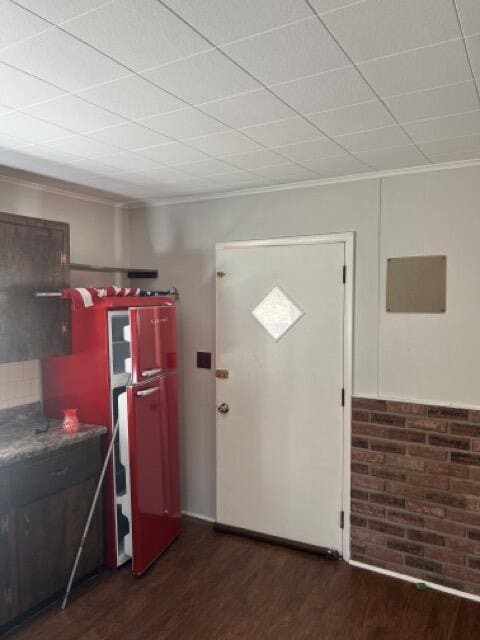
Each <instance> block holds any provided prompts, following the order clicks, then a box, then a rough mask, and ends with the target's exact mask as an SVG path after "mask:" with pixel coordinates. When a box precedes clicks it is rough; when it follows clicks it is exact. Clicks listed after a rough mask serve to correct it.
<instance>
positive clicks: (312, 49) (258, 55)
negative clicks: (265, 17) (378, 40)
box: [223, 16, 349, 85]
mask: <svg viewBox="0 0 480 640" xmlns="http://www.w3.org/2000/svg"><path fill="white" fill-rule="evenodd" d="M223 51H225V53H226V54H227V55H228V56H230V57H231V58H233V60H235V61H236V62H238V63H239V64H240V65H241V66H242V67H243V68H244V69H246V70H247V71H249V72H250V73H251V74H253V75H254V76H255V77H256V78H258V79H259V80H260V81H261V82H263V83H264V84H267V85H269V84H274V83H277V82H286V81H289V80H295V79H296V78H302V77H305V76H309V75H312V74H315V73H320V72H321V71H327V70H328V69H335V68H338V67H344V66H346V65H348V64H349V61H348V59H347V57H346V56H345V54H344V53H343V52H342V50H341V49H340V47H339V46H338V45H337V43H336V42H335V40H334V39H333V38H332V37H331V36H330V34H329V33H328V31H327V30H326V29H325V27H324V26H323V25H322V24H321V23H320V21H319V20H318V19H317V18H316V17H315V16H314V17H312V18H310V20H304V21H302V22H297V23H296V24H292V25H289V26H287V27H283V28H282V29H275V30H274V31H269V32H268V33H263V34H261V35H258V36H254V37H252V38H248V39H246V40H241V41H240V42H236V43H234V44H231V45H227V46H226V47H223Z"/></svg>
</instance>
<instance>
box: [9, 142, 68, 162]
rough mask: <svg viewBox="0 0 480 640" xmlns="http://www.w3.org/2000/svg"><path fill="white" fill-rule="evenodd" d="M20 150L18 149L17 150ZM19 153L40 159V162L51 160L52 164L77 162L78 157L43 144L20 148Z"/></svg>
mask: <svg viewBox="0 0 480 640" xmlns="http://www.w3.org/2000/svg"><path fill="white" fill-rule="evenodd" d="M19 150H20V149H19ZM21 152H22V153H25V154H26V155H29V156H32V157H36V158H40V159H41V160H45V159H46V160H51V161H53V162H60V163H68V162H73V161H74V160H78V159H79V158H78V156H76V155H74V154H73V153H66V152H65V151H60V150H58V149H54V148H52V147H48V146H46V145H43V144H33V145H28V146H26V147H22V148H21Z"/></svg>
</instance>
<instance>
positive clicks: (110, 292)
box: [62, 286, 170, 310]
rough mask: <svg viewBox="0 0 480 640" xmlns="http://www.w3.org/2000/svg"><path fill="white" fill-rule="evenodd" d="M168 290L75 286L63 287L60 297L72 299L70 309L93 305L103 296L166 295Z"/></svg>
mask: <svg viewBox="0 0 480 640" xmlns="http://www.w3.org/2000/svg"><path fill="white" fill-rule="evenodd" d="M168 295H170V291H145V290H144V289H138V288H133V287H115V286H111V287H77V288H75V289H63V290H62V297H64V298H70V299H71V301H72V309H74V310H75V309H82V308H84V307H93V305H94V304H97V302H100V300H102V299H103V298H112V297H117V296H124V297H125V296H142V297H143V296H148V297H150V296H168Z"/></svg>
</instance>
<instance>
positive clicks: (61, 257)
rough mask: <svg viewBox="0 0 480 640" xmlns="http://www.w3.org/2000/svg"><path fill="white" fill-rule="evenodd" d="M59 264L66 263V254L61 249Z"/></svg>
mask: <svg viewBox="0 0 480 640" xmlns="http://www.w3.org/2000/svg"><path fill="white" fill-rule="evenodd" d="M60 264H62V265H66V264H67V254H66V253H63V251H62V253H61V254H60Z"/></svg>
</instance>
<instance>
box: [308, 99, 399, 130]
mask: <svg viewBox="0 0 480 640" xmlns="http://www.w3.org/2000/svg"><path fill="white" fill-rule="evenodd" d="M308 119H309V120H311V121H312V122H314V123H315V124H316V125H317V126H318V127H320V129H321V130H322V131H323V132H324V133H326V134H327V135H329V136H338V135H342V134H345V133H355V132H358V131H366V130H368V129H378V128H379V127H385V126H388V125H392V124H394V123H395V121H394V119H393V118H392V116H391V115H390V114H389V113H388V110H387V109H386V108H385V107H384V105H383V104H382V103H381V102H380V101H379V100H373V101H371V102H364V103H363V104H356V105H353V106H348V107H341V108H340V109H333V110H329V111H322V112H320V113H312V114H309V116H308Z"/></svg>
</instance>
